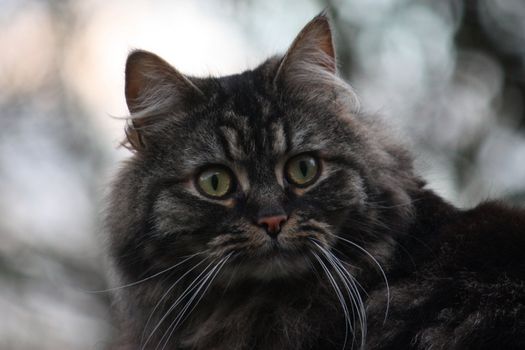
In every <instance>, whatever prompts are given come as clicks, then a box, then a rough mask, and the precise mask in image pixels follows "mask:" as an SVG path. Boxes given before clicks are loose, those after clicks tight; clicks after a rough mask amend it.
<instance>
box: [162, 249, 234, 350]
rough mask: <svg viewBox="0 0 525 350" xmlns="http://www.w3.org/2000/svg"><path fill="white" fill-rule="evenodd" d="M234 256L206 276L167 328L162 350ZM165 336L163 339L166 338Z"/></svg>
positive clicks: (220, 263) (223, 260)
mask: <svg viewBox="0 0 525 350" xmlns="http://www.w3.org/2000/svg"><path fill="white" fill-rule="evenodd" d="M232 254H233V253H230V254H229V255H228V256H226V257H225V258H222V259H221V260H220V261H219V262H218V263H217V264H216V265H215V266H214V267H213V269H212V270H211V271H210V272H209V273H207V274H206V276H205V277H204V278H203V280H202V282H201V283H200V284H199V286H198V288H197V290H196V291H195V292H194V293H193V295H192V296H191V298H190V300H188V301H187V302H186V304H185V305H184V307H183V308H182V310H181V311H180V312H179V314H178V315H177V317H176V318H175V319H174V320H173V321H172V322H171V324H170V325H169V327H168V328H167V330H166V333H165V334H164V336H166V334H168V332H169V334H168V336H167V338H166V340H165V342H164V345H163V347H162V350H164V348H165V347H166V346H167V345H168V342H169V340H170V338H171V336H172V335H173V332H174V331H175V330H176V329H177V327H178V326H179V325H181V324H182V323H183V322H184V321H185V320H186V319H187V318H188V317H189V315H190V314H191V313H192V312H193V310H195V308H196V307H197V305H198V304H199V303H200V301H201V300H202V298H203V297H204V295H205V294H206V292H207V291H208V289H209V288H210V286H211V284H212V283H213V281H214V280H215V277H217V275H218V274H219V272H220V271H221V269H222V267H223V266H224V265H225V264H226V262H227V261H228V259H229V258H230V257H231V255H232ZM203 287H204V291H203V292H202V293H201V295H200V297H199V299H197V301H196V302H195V303H194V304H193V307H192V308H191V310H190V311H189V312H188V313H186V311H187V310H188V308H189V307H190V306H191V303H192V302H193V300H195V298H196V297H197V296H198V294H199V292H200V291H201V290H202V288H203ZM170 329H171V331H170ZM164 336H163V337H162V338H164ZM162 338H161V340H160V341H159V345H160V343H162ZM157 347H158V346H157Z"/></svg>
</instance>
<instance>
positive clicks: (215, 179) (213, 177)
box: [210, 174, 219, 191]
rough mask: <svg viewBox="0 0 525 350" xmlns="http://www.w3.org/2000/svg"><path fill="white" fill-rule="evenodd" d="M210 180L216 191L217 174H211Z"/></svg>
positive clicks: (217, 184) (217, 185)
mask: <svg viewBox="0 0 525 350" xmlns="http://www.w3.org/2000/svg"><path fill="white" fill-rule="evenodd" d="M210 181H211V186H212V187H213V189H214V190H215V191H217V188H218V187H219V177H218V176H217V174H213V175H212V177H211V180H210Z"/></svg>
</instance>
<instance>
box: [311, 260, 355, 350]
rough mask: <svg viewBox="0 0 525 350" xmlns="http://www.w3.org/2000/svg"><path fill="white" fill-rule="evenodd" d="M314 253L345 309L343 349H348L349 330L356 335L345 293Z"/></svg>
mask: <svg viewBox="0 0 525 350" xmlns="http://www.w3.org/2000/svg"><path fill="white" fill-rule="evenodd" d="M312 253H313V255H314V257H315V258H316V260H317V261H318V262H319V265H321V268H322V269H323V271H324V272H325V274H326V276H327V277H328V280H329V281H330V284H331V285H332V287H333V289H334V291H335V294H336V296H337V298H338V299H339V303H340V304H341V307H342V308H343V313H344V316H345V339H344V342H343V347H342V349H344V348H345V347H346V343H347V342H348V329H350V331H351V332H352V334H353V336H354V337H355V333H354V330H353V327H352V324H351V322H350V314H349V312H348V307H347V306H346V301H345V298H344V297H343V293H341V289H340V288H339V286H338V285H337V283H336V281H335V278H334V277H333V276H332V274H331V273H330V270H329V269H328V267H327V266H326V265H325V264H324V262H323V260H322V259H321V258H320V257H319V255H317V253H315V252H312Z"/></svg>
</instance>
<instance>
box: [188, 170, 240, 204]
mask: <svg viewBox="0 0 525 350" xmlns="http://www.w3.org/2000/svg"><path fill="white" fill-rule="evenodd" d="M197 185H198V186H199V189H200V190H201V191H202V192H204V194H205V195H207V196H209V197H215V198H220V197H224V196H226V195H227V194H228V193H230V192H231V190H232V187H233V179H232V176H231V173H230V171H228V170H227V169H225V168H222V167H219V166H214V167H211V168H208V169H206V170H204V171H203V172H201V173H200V174H199V176H198V177H197Z"/></svg>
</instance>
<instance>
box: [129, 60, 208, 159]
mask: <svg viewBox="0 0 525 350" xmlns="http://www.w3.org/2000/svg"><path fill="white" fill-rule="evenodd" d="M125 93H126V102H127V105H128V109H129V111H130V113H131V116H130V123H129V124H128V127H127V128H126V136H127V139H128V143H129V145H130V146H131V148H132V149H134V150H136V151H140V150H142V149H143V148H145V147H146V146H147V144H148V137H150V136H151V135H149V134H150V133H151V132H150V129H151V126H152V125H154V124H155V122H156V121H157V120H158V119H159V118H162V117H165V116H166V115H173V114H177V113H179V112H181V111H184V110H185V109H186V107H187V105H188V104H192V103H195V102H196V99H199V98H202V97H203V93H202V91H201V90H200V89H199V88H198V87H197V86H196V85H195V84H194V83H193V82H192V81H191V80H190V78H188V77H187V76H185V75H184V74H182V73H180V72H179V71H178V70H176V69H175V68H174V67H172V66H171V65H170V64H169V63H167V62H166V61H164V60H163V59H162V58H160V57H159V56H157V55H155V54H153V53H151V52H147V51H142V50H136V51H133V52H132V53H130V55H129V56H128V59H127V61H126V86H125Z"/></svg>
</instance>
